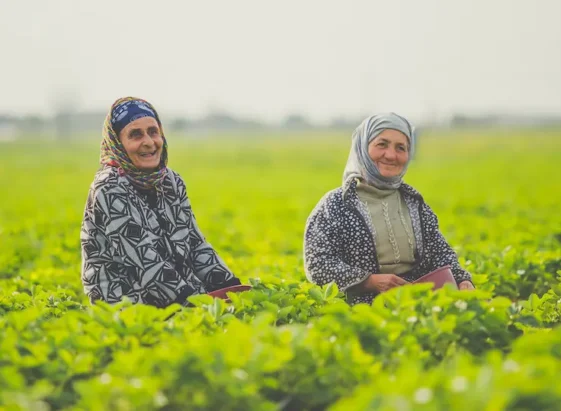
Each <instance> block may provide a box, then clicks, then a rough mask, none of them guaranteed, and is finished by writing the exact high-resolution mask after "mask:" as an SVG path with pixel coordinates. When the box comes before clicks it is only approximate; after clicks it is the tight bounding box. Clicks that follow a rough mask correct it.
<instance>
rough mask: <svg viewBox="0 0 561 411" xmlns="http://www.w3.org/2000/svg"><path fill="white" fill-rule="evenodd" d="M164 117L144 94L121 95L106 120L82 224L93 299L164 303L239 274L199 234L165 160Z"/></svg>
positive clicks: (86, 278) (85, 271)
mask: <svg viewBox="0 0 561 411" xmlns="http://www.w3.org/2000/svg"><path fill="white" fill-rule="evenodd" d="M167 159H168V153H167V142H166V139H165V137H164V133H163V129H162V124H161V122H160V118H159V117H158V114H157V112H156V110H155V109H154V107H153V106H152V105H151V104H150V103H148V102H147V101H144V100H141V99H137V98H133V97H126V98H121V99H119V100H117V101H116V102H115V103H114V104H113V106H112V107H111V110H110V111H109V113H108V115H107V118H106V119H105V124H104V127H103V141H102V143H101V158H100V162H101V165H102V167H101V168H100V170H99V171H98V172H97V173H96V175H95V178H94V181H93V183H92V184H91V187H90V190H89V194H88V199H87V203H86V207H85V212H84V220H83V223H82V229H81V235H80V237H81V244H82V275H81V277H82V283H83V286H84V291H85V293H86V294H87V295H88V296H89V298H90V301H91V302H92V303H93V302H95V301H96V300H103V301H106V302H108V303H116V302H118V301H120V300H121V299H122V298H123V297H124V296H126V297H128V298H129V299H130V300H132V301H133V302H134V303H144V304H149V305H154V306H157V307H165V306H168V305H170V304H172V303H174V302H177V303H180V304H183V303H185V300H186V298H187V297H188V296H190V295H192V294H202V293H206V292H210V291H214V290H217V289H220V288H224V287H228V286H231V285H238V284H240V281H239V280H238V279H237V278H236V277H235V276H234V275H233V274H232V273H231V271H230V270H229V268H228V267H227V266H226V264H225V263H224V261H222V259H221V258H220V257H219V256H218V254H217V253H216V251H215V250H214V249H213V248H212V246H211V245H210V244H209V243H208V242H207V241H206V240H205V237H204V236H203V234H202V233H201V231H200V229H199V227H198V226H197V222H196V220H195V216H194V214H193V210H192V208H191V204H190V202H189V198H188V197H187V193H186V189H185V183H184V182H183V180H182V178H181V177H180V176H179V174H177V173H176V172H174V171H173V170H171V169H170V168H169V167H167Z"/></svg>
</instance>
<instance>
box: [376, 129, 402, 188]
mask: <svg viewBox="0 0 561 411" xmlns="http://www.w3.org/2000/svg"><path fill="white" fill-rule="evenodd" d="M368 155H369V156H370V158H371V159H372V161H373V162H374V164H375V165H376V167H377V168H378V170H379V171H380V174H381V175H382V176H384V177H395V176H398V175H400V174H401V172H402V171H403V168H404V167H405V165H406V164H407V160H409V141H408V140H407V136H406V135H405V134H403V133H402V132H401V131H397V130H392V129H386V130H384V131H382V132H381V133H380V134H378V136H377V137H376V138H375V139H374V140H372V141H371V142H370V144H369V145H368Z"/></svg>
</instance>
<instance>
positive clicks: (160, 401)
mask: <svg viewBox="0 0 561 411" xmlns="http://www.w3.org/2000/svg"><path fill="white" fill-rule="evenodd" d="M167 403H168V399H167V398H166V396H165V395H164V394H162V393H161V392H159V391H158V392H157V393H156V395H155V396H154V405H155V406H156V407H163V406H165V405H167Z"/></svg>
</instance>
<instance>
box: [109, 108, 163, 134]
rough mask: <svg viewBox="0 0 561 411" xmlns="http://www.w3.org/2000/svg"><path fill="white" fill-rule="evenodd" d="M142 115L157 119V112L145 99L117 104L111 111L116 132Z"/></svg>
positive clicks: (112, 123) (112, 124)
mask: <svg viewBox="0 0 561 411" xmlns="http://www.w3.org/2000/svg"><path fill="white" fill-rule="evenodd" d="M142 117H152V118H154V119H156V120H158V119H157V118H156V113H154V110H152V109H151V108H150V107H149V106H148V105H147V104H146V103H145V102H144V101H140V100H129V101H124V102H123V103H121V104H119V105H117V106H116V107H115V108H114V109H113V111H112V112H111V126H112V127H113V130H114V131H115V134H117V135H119V133H120V132H121V131H122V130H123V129H124V128H125V127H126V126H127V125H128V124H130V123H132V122H133V121H135V120H138V119H139V118H142Z"/></svg>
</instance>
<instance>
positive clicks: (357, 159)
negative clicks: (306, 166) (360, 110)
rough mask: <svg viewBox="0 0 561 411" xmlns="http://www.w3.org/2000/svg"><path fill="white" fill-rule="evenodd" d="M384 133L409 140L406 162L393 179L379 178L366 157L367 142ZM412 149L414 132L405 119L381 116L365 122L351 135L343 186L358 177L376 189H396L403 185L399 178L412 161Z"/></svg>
mask: <svg viewBox="0 0 561 411" xmlns="http://www.w3.org/2000/svg"><path fill="white" fill-rule="evenodd" d="M387 129H392V130H397V131H401V132H402V133H403V134H405V136H406V137H407V139H408V140H409V159H408V160H407V163H406V164H405V166H404V167H403V170H402V171H401V174H399V175H397V176H394V177H384V176H382V175H381V174H380V171H379V170H378V167H376V164H374V162H373V161H372V159H371V158H370V156H369V155H368V145H369V144H370V142H371V141H372V140H374V139H375V138H376V137H378V135H380V133H381V132H382V131H384V130H387ZM414 148H415V128H414V127H413V126H412V125H411V124H410V123H409V122H408V121H407V120H406V119H405V118H403V117H401V116H399V115H397V114H395V113H382V114H377V115H374V116H370V117H368V118H366V119H365V120H364V121H363V122H362V123H361V124H360V125H359V126H358V127H357V128H356V130H355V131H354V133H353V139H352V143H351V152H350V154H349V159H348V160H347V165H346V166H345V171H344V173H343V185H345V183H346V182H347V181H348V180H349V179H351V178H356V177H358V178H361V179H363V180H365V182H366V183H367V184H370V185H373V186H374V187H378V188H380V189H384V190H389V189H396V188H399V186H400V185H401V183H402V182H403V180H402V178H403V176H404V175H405V172H406V171H407V166H408V165H409V162H410V161H411V158H412V157H413V151H414Z"/></svg>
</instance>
